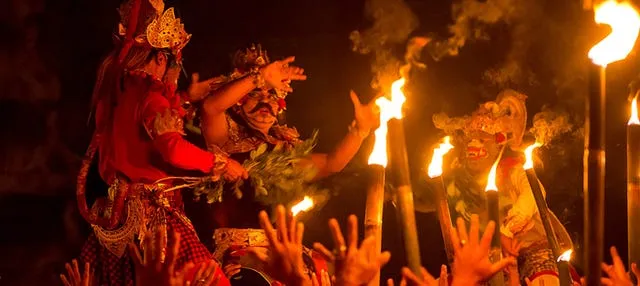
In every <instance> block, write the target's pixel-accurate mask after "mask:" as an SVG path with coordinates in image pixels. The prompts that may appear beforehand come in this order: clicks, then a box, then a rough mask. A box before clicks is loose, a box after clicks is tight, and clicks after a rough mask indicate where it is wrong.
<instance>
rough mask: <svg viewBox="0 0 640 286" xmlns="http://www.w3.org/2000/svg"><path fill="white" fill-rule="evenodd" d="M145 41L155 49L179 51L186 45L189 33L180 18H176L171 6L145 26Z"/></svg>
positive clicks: (189, 37) (189, 36)
mask: <svg viewBox="0 0 640 286" xmlns="http://www.w3.org/2000/svg"><path fill="white" fill-rule="evenodd" d="M146 35H147V41H148V42H149V44H150V45H151V46H152V47H154V48H157V49H171V50H174V51H179V50H181V49H182V48H184V46H186V45H187V43H188V42H189V40H190V39H191V35H190V34H187V32H186V31H185V30H184V24H182V22H181V21H180V18H176V16H175V13H174V11H173V8H169V9H167V10H166V11H164V13H163V14H162V16H160V17H159V18H156V19H155V20H153V22H151V24H149V26H147V33H146Z"/></svg>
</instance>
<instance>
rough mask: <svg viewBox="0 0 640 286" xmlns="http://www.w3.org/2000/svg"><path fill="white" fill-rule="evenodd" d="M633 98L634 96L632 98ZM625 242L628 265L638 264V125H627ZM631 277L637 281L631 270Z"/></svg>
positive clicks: (639, 248) (639, 215)
mask: <svg viewBox="0 0 640 286" xmlns="http://www.w3.org/2000/svg"><path fill="white" fill-rule="evenodd" d="M634 100H635V98H634ZM627 243H628V254H629V267H631V263H638V264H640V125H637V124H629V125H627ZM630 274H631V276H632V277H631V278H632V279H634V280H635V281H637V279H638V277H635V275H634V274H633V272H630Z"/></svg>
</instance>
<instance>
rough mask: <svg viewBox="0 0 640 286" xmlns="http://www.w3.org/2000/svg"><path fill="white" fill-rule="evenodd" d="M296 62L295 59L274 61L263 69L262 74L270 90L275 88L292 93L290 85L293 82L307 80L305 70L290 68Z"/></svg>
mask: <svg viewBox="0 0 640 286" xmlns="http://www.w3.org/2000/svg"><path fill="white" fill-rule="evenodd" d="M293 61H295V57H288V58H286V59H284V60H281V61H274V62H272V63H270V64H268V65H266V66H265V67H263V68H262V70H261V74H262V77H263V78H264V81H265V82H266V83H267V87H268V88H275V89H279V90H284V91H287V92H292V91H293V89H291V86H289V83H290V82H291V81H292V80H306V79H307V76H306V75H305V74H304V69H302V68H299V67H296V66H290V65H289V64H290V63H292V62H293Z"/></svg>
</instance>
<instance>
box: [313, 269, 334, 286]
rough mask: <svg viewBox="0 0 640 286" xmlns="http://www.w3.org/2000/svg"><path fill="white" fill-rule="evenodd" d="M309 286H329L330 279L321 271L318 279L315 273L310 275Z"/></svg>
mask: <svg viewBox="0 0 640 286" xmlns="http://www.w3.org/2000/svg"><path fill="white" fill-rule="evenodd" d="M311 285H313V286H331V277H330V276H329V272H327V271H325V270H324V269H322V271H321V272H320V278H319V279H318V276H317V275H316V274H315V273H311Z"/></svg>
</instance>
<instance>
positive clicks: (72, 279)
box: [60, 259, 94, 286]
mask: <svg viewBox="0 0 640 286" xmlns="http://www.w3.org/2000/svg"><path fill="white" fill-rule="evenodd" d="M72 265H73V266H72ZM65 268H66V269H67V275H68V276H69V277H67V276H65V275H64V274H60V279H61V280H62V284H64V285H65V286H89V285H92V284H93V283H92V280H93V277H94V275H93V274H94V273H93V271H91V266H90V265H89V262H87V263H85V264H84V272H83V274H82V275H81V274H80V268H79V267H78V261H77V260H75V259H74V260H71V265H70V264H69V263H67V264H65Z"/></svg>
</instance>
